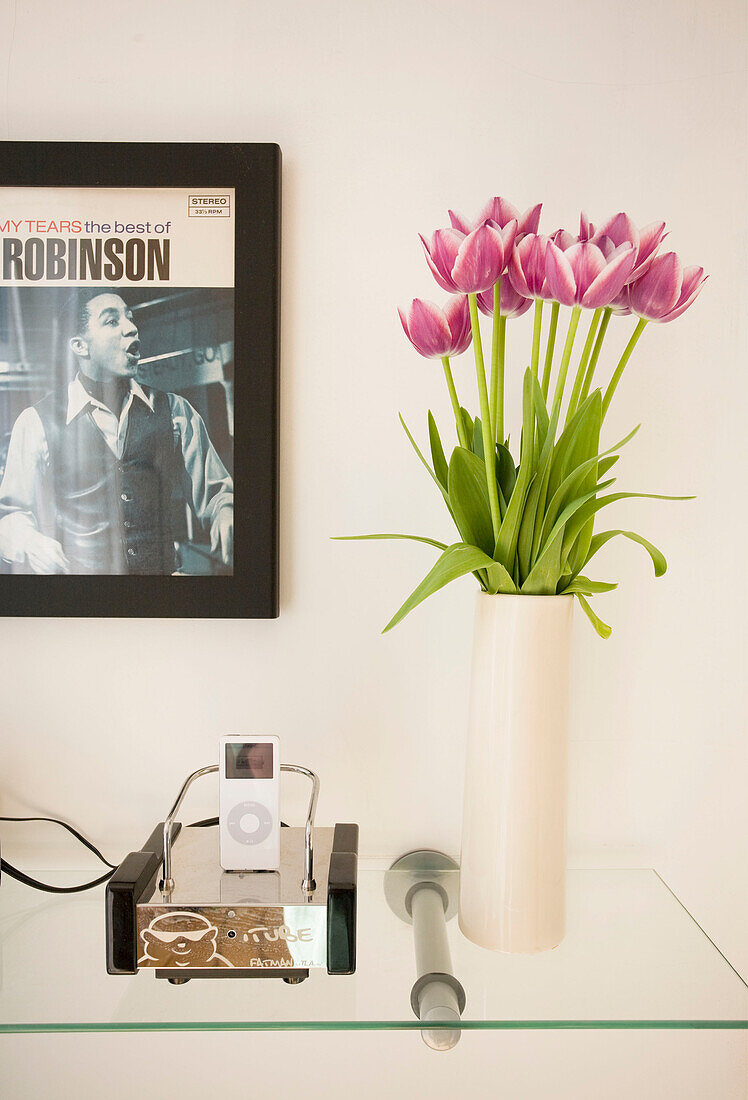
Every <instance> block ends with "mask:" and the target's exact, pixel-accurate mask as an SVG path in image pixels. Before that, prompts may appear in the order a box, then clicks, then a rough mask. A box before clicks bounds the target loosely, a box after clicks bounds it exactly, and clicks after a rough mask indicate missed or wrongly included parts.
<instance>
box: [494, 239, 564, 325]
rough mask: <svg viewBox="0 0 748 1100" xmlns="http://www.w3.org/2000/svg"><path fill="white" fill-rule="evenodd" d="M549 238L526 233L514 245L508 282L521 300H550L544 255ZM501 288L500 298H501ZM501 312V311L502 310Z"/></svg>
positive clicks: (551, 295)
mask: <svg viewBox="0 0 748 1100" xmlns="http://www.w3.org/2000/svg"><path fill="white" fill-rule="evenodd" d="M549 243H550V237H546V236H544V235H543V234H542V233H541V234H540V235H537V236H536V235H535V234H534V233H528V234H527V235H526V236H524V237H523V238H522V240H521V241H519V243H518V244H517V245H515V248H514V252H513V253H512V258H511V260H510V261H509V282H510V283H511V284H512V288H513V290H514V291H515V293H516V294H519V295H520V296H521V297H523V298H552V297H553V294H552V293H551V289H550V286H549V285H548V280H547V278H546V274H545V254H546V249H547V248H548V245H549ZM503 289H504V288H503V286H502V297H503ZM502 312H503V310H502Z"/></svg>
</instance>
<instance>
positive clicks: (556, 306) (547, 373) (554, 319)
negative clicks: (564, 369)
mask: <svg viewBox="0 0 748 1100" xmlns="http://www.w3.org/2000/svg"><path fill="white" fill-rule="evenodd" d="M560 309H561V305H560V303H559V302H554V303H553V306H552V307H551V327H550V328H549V329H548V343H547V345H546V349H545V366H544V367H543V381H542V383H541V389H542V391H543V400H544V401H547V400H548V388H549V386H550V384H551V366H552V365H553V349H554V348H555V346H556V329H557V328H558V311H559V310H560Z"/></svg>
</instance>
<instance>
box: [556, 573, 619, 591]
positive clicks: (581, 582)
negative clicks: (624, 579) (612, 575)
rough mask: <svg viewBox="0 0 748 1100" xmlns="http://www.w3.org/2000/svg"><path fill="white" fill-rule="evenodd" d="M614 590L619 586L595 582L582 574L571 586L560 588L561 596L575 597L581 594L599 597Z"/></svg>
mask: <svg viewBox="0 0 748 1100" xmlns="http://www.w3.org/2000/svg"><path fill="white" fill-rule="evenodd" d="M614 588H618V585H617V584H614V583H612V582H610V581H593V580H590V578H589V577H583V576H582V575H581V573H580V575H579V576H578V577H575V578H574V580H573V581H572V582H571V584H567V585H566V587H565V588H560V587H559V593H558V594H559V596H560V595H562V594H563V595H564V596H574V595H578V594H579V593H581V594H582V595H583V596H597V595H599V594H600V593H601V592H612V591H613V589H614Z"/></svg>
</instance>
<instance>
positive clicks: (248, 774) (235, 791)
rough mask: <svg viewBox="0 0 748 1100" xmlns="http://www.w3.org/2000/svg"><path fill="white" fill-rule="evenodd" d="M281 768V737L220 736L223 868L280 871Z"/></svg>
mask: <svg viewBox="0 0 748 1100" xmlns="http://www.w3.org/2000/svg"><path fill="white" fill-rule="evenodd" d="M280 770H281V765H280V744H279V741H278V738H277V737H243V736H240V735H232V736H229V737H223V738H221V759H220V764H219V777H220V778H219V824H220V836H221V841H220V844H221V867H222V868H223V869H224V871H277V870H278V869H279V867H280Z"/></svg>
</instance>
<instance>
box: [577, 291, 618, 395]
mask: <svg viewBox="0 0 748 1100" xmlns="http://www.w3.org/2000/svg"><path fill="white" fill-rule="evenodd" d="M612 316H613V310H612V309H610V307H606V309H605V312H604V314H603V321H602V324H601V325H600V331H599V332H598V334H597V340H596V341H595V350H594V351H593V352H592V358H591V359H590V365H589V367H588V368H587V374H586V375H585V379H584V385H583V386H582V392H581V393H580V395H579V400H580V402H582V401H584V400H585V399H586V398H587V397H589V393H590V387H591V386H592V379H593V377H594V374H595V367H596V366H597V361H598V359H599V358H600V349H601V348H602V346H603V340H604V339H605V333H606V332H607V331H608V325H609V324H610V318H611V317H612Z"/></svg>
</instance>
